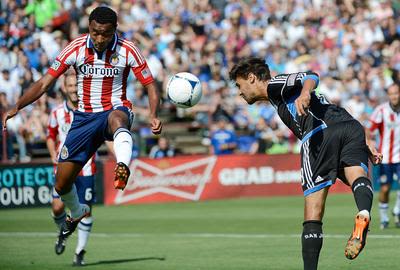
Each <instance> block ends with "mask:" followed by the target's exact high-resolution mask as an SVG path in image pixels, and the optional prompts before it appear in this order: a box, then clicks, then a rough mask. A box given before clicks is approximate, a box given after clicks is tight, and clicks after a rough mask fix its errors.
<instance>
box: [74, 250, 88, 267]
mask: <svg viewBox="0 0 400 270" xmlns="http://www.w3.org/2000/svg"><path fill="white" fill-rule="evenodd" d="M85 253H86V251H85V250H84V249H82V250H81V252H79V253H78V254H75V256H74V261H73V262H72V265H73V266H84V265H85V261H84V260H83V257H84V256H85Z"/></svg>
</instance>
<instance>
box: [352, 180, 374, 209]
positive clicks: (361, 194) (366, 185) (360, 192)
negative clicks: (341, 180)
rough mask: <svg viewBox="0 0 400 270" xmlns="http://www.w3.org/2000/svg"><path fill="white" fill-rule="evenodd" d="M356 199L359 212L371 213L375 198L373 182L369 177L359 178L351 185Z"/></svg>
mask: <svg viewBox="0 0 400 270" xmlns="http://www.w3.org/2000/svg"><path fill="white" fill-rule="evenodd" d="M351 189H352V191H353V195H354V199H355V201H356V204H357V207H358V210H359V211H362V210H367V211H368V213H370V212H371V207H372V199H373V197H374V194H373V191H372V186H371V181H370V180H369V179H368V178H367V177H359V178H357V179H356V181H354V182H353V184H352V185H351Z"/></svg>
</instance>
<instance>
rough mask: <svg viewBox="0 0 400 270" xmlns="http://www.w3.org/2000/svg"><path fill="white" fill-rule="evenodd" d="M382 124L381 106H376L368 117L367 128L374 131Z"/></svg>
mask: <svg viewBox="0 0 400 270" xmlns="http://www.w3.org/2000/svg"><path fill="white" fill-rule="evenodd" d="M382 124H383V112H382V107H378V108H376V109H375V110H374V111H373V113H372V114H371V116H370V118H369V126H368V128H369V130H370V131H371V132H374V131H375V130H376V129H379V127H380V126H381V125H382Z"/></svg>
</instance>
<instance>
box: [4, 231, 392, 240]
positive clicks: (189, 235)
mask: <svg viewBox="0 0 400 270" xmlns="http://www.w3.org/2000/svg"><path fill="white" fill-rule="evenodd" d="M56 235H57V234H56V233H52V232H0V237H33V238H37V237H39V238H40V237H41V238H46V237H55V236H56ZM154 236H160V237H176V238H244V239H245V238H248V239H253V238H266V239H268V238H300V235H299V234H237V233H164V234H157V233H155V234H151V233H92V234H90V237H99V238H107V237H123V238H126V237H132V238H140V237H154ZM324 238H346V239H347V238H348V235H344V234H325V235H324ZM368 238H375V239H400V235H398V234H376V235H374V234H372V235H371V234H370V235H368Z"/></svg>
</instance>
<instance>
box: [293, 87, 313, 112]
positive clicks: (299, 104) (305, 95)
mask: <svg viewBox="0 0 400 270" xmlns="http://www.w3.org/2000/svg"><path fill="white" fill-rule="evenodd" d="M310 101H311V95H310V93H309V92H302V93H301V94H300V96H299V97H298V98H297V99H296V100H295V102H294V104H295V106H296V110H297V113H298V114H299V116H302V115H307V109H308V107H310Z"/></svg>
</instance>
